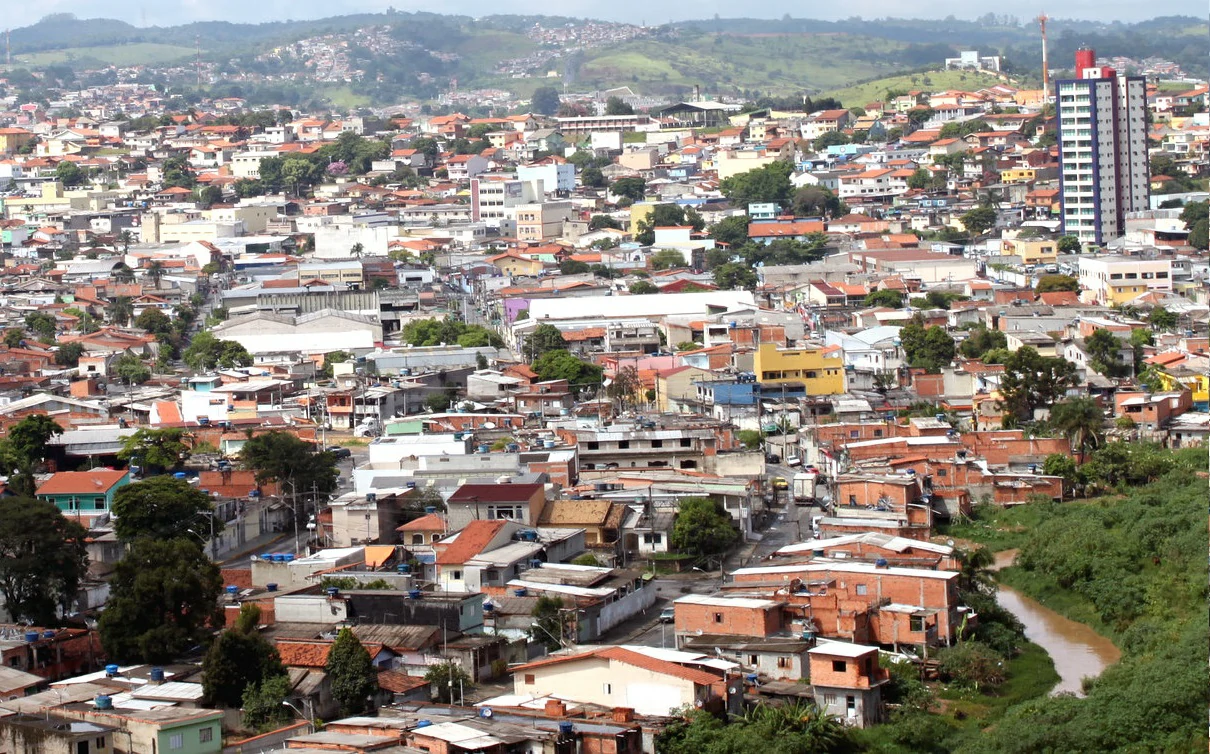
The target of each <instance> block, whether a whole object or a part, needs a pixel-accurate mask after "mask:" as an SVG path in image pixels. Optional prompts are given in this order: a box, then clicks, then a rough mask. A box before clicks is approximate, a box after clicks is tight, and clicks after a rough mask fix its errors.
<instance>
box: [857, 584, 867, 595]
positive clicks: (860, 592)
mask: <svg viewBox="0 0 1210 754" xmlns="http://www.w3.org/2000/svg"><path fill="white" fill-rule="evenodd" d="M867 591H869V587H867V586H866V585H865V584H858V585H857V595H858V596H859V597H864V596H865V594H866V592H867Z"/></svg>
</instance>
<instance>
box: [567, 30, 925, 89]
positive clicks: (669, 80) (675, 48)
mask: <svg viewBox="0 0 1210 754" xmlns="http://www.w3.org/2000/svg"><path fill="white" fill-rule="evenodd" d="M902 47H903V45H902V44H901V43H899V42H893V41H890V40H885V39H877V38H873V37H862V36H851V35H834V34H773V35H761V36H757V35H740V34H719V35H715V34H699V35H684V36H682V37H680V38H678V39H677V40H675V41H656V40H635V41H632V42H627V43H625V44H622V45H619V46H617V47H613V48H608V49H601V50H595V51H590V52H589V53H588V56H587V58H586V60H585V62H584V63H583V65H581V67H580V70H579V72H578V73H577V82H578V84H579V85H582V86H601V87H605V86H620V85H624V84H625V85H638V86H639V87H640V88H643V89H656V90H658V89H661V88H663V89H669V88H672V87H682V88H683V87H692V86H694V85H701V87H702V89H703V90H704V91H705V92H707V93H712V92H717V91H721V92H734V91H735V90H738V89H756V90H759V91H762V92H777V93H786V94H792V93H793V94H796V93H800V92H803V91H818V90H820V89H828V88H835V87H842V86H847V85H849V84H851V83H853V82H855V81H860V80H862V79H868V78H873V77H876V76H879V75H886V74H889V73H891V72H892V71H894V70H896V69H897V68H901V66H896V65H894V64H891V63H887V62H883V61H884V60H885V59H886V57H887V56H888V55H889V54H890V53H893V52H895V51H897V50H898V49H901V48H902Z"/></svg>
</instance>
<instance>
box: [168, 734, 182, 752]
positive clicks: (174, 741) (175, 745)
mask: <svg viewBox="0 0 1210 754" xmlns="http://www.w3.org/2000/svg"><path fill="white" fill-rule="evenodd" d="M184 746H185V734H184V733H173V734H172V735H171V736H170V737H169V738H168V748H169V749H181V748H184Z"/></svg>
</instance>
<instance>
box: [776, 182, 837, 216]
mask: <svg viewBox="0 0 1210 754" xmlns="http://www.w3.org/2000/svg"><path fill="white" fill-rule="evenodd" d="M790 205H791V209H792V210H793V211H794V214H795V215H797V216H798V217H804V216H808V215H823V216H825V217H839V216H840V215H842V214H844V213H845V212H846V211H847V210H846V208H845V206H844V202H842V201H840V197H838V196H836V194H834V193H832V192H831V191H829V190H828V189H826V188H824V187H823V186H803V187H802V188H800V189H799V190H798V191H795V192H794V198H793V199H792V200H791V202H790Z"/></svg>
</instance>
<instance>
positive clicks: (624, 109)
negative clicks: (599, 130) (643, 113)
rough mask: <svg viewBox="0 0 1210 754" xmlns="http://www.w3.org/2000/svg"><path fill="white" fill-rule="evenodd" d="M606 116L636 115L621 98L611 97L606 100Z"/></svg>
mask: <svg viewBox="0 0 1210 754" xmlns="http://www.w3.org/2000/svg"><path fill="white" fill-rule="evenodd" d="M605 114H606V115H634V108H633V107H631V106H630V105H628V104H626V103H625V102H624V101H623V100H622V98H621V97H610V98H609V99H607V100H605Z"/></svg>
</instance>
